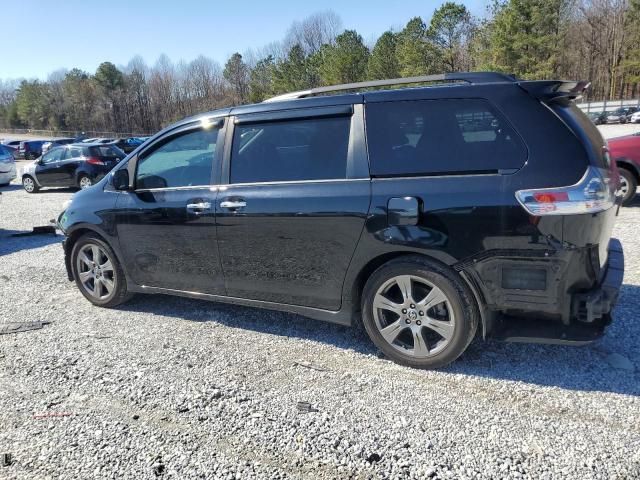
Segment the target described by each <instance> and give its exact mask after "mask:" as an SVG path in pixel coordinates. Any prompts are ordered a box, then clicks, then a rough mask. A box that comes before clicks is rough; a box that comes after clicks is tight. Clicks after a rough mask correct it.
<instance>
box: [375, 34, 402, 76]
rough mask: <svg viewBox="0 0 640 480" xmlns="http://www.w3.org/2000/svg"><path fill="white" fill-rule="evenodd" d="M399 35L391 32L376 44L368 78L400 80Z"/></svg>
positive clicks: (382, 36) (381, 37) (383, 35)
mask: <svg viewBox="0 0 640 480" xmlns="http://www.w3.org/2000/svg"><path fill="white" fill-rule="evenodd" d="M397 45H398V38H397V35H396V34H394V33H393V32H391V31H387V32H384V33H383V34H382V35H381V36H380V38H379V39H378V41H377V42H376V44H375V46H374V47H373V50H372V51H371V55H370V56H369V64H368V66H367V71H368V74H367V76H368V77H369V79H371V80H382V79H386V78H398V77H399V76H400V64H399V63H398V57H397V55H396V48H397Z"/></svg>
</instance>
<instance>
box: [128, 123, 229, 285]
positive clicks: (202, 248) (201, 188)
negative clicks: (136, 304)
mask: <svg viewBox="0 0 640 480" xmlns="http://www.w3.org/2000/svg"><path fill="white" fill-rule="evenodd" d="M212 125H213V124H212ZM218 137H219V128H218V127H216V126H209V127H208V128H203V127H202V126H201V124H200V123H199V122H198V124H197V126H196V125H194V126H192V127H187V128H185V129H182V130H181V131H179V132H178V133H170V134H168V136H166V137H164V138H161V139H159V140H158V141H156V142H155V143H154V144H152V145H151V146H150V147H149V148H148V149H146V150H145V151H143V152H141V154H140V155H139V156H138V161H137V168H136V172H135V190H134V191H132V192H125V193H122V194H120V195H119V198H118V202H117V210H118V211H119V212H120V213H119V214H118V217H117V220H116V222H117V231H118V238H119V242H120V250H121V252H122V254H123V256H124V261H125V262H126V265H127V269H128V272H129V275H130V276H131V278H132V279H133V281H134V282H135V283H136V284H138V285H141V286H149V287H160V288H165V289H169V290H180V291H188V292H198V293H208V294H218V295H220V294H224V281H223V278H222V272H221V267H220V259H219V257H218V247H217V243H216V242H217V239H216V225H215V199H216V191H217V188H216V187H215V186H214V185H213V183H214V181H213V178H214V177H215V175H216V172H218V171H219V170H218V169H217V166H219V165H220V162H219V160H218V157H219V155H218V147H219V146H220V145H219V144H218Z"/></svg>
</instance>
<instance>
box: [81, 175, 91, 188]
mask: <svg viewBox="0 0 640 480" xmlns="http://www.w3.org/2000/svg"><path fill="white" fill-rule="evenodd" d="M91 185H93V182H92V181H91V179H90V178H89V177H82V178H81V179H80V188H81V189H82V190H84V189H85V188H89V187H90V186H91Z"/></svg>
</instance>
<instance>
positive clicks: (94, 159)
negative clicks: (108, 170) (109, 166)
mask: <svg viewBox="0 0 640 480" xmlns="http://www.w3.org/2000/svg"><path fill="white" fill-rule="evenodd" d="M86 162H87V163H89V164H91V165H106V164H105V163H104V162H103V161H102V160H100V159H99V158H98V157H89V158H87V160H86Z"/></svg>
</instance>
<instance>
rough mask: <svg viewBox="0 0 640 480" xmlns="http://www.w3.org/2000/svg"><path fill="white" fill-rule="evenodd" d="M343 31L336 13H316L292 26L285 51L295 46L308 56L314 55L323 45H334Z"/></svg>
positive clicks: (286, 39)
mask: <svg viewBox="0 0 640 480" xmlns="http://www.w3.org/2000/svg"><path fill="white" fill-rule="evenodd" d="M342 30H343V27H342V20H341V19H340V17H339V16H338V14H337V13H335V12H334V11H332V10H325V11H322V12H317V13H314V14H312V15H310V16H308V17H307V18H305V19H304V20H302V21H296V22H293V23H292V24H291V26H290V27H289V31H288V32H287V35H286V36H285V39H284V42H283V45H284V51H285V52H288V51H289V50H291V48H292V47H293V46H294V45H300V46H301V47H302V48H303V50H304V52H305V53H306V54H307V55H312V54H314V53H316V52H317V51H318V50H320V47H322V45H325V44H329V45H332V44H333V43H334V41H335V38H336V37H337V36H338V34H340V32H341V31H342Z"/></svg>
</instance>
